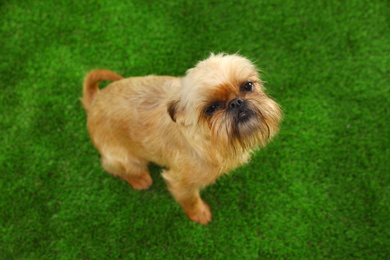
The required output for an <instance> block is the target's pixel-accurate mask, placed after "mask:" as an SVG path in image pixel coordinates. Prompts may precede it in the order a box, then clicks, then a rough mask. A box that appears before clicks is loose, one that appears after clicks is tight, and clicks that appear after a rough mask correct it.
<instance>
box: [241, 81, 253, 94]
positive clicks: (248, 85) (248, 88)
mask: <svg viewBox="0 0 390 260" xmlns="http://www.w3.org/2000/svg"><path fill="white" fill-rule="evenodd" d="M254 89H255V85H254V84H253V82H250V81H249V82H247V83H245V85H243V86H242V87H241V92H252V91H253V90H254Z"/></svg>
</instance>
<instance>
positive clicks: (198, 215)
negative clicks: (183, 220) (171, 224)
mask: <svg viewBox="0 0 390 260" xmlns="http://www.w3.org/2000/svg"><path fill="white" fill-rule="evenodd" d="M176 176H180V178H177V177H176ZM163 177H164V179H165V181H166V183H167V185H168V189H169V191H170V192H171V194H172V196H173V197H174V198H175V200H176V201H177V202H178V203H179V204H180V205H181V207H182V208H183V210H184V212H185V214H186V215H187V216H188V218H189V219H190V220H192V221H194V222H197V223H200V224H202V225H207V224H208V223H209V222H210V221H211V211H210V207H209V205H207V204H206V202H204V201H203V200H202V199H201V197H200V195H199V188H200V187H198V186H197V185H194V184H193V183H191V182H189V180H188V179H186V178H185V177H183V174H177V173H176V172H172V170H169V171H164V173H163Z"/></svg>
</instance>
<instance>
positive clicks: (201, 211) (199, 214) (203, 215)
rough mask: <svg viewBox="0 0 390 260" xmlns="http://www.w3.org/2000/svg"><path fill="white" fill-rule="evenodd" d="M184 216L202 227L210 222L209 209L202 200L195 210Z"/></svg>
mask: <svg viewBox="0 0 390 260" xmlns="http://www.w3.org/2000/svg"><path fill="white" fill-rule="evenodd" d="M186 215H187V216H188V218H189V219H190V220H192V221H194V222H196V223H199V224H202V225H207V224H208V223H209V222H210V221H211V211H210V207H209V205H207V204H206V203H205V202H204V201H203V200H202V201H201V203H200V204H199V206H197V207H196V208H195V209H192V210H191V211H187V212H186Z"/></svg>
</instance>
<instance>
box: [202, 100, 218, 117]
mask: <svg viewBox="0 0 390 260" xmlns="http://www.w3.org/2000/svg"><path fill="white" fill-rule="evenodd" d="M220 107H221V105H220V104H219V103H214V104H212V105H210V106H208V107H207V108H206V109H205V111H204V113H205V114H206V115H208V116H212V115H213V114H214V113H215V111H217V110H218V109H219V108H220Z"/></svg>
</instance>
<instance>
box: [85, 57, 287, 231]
mask: <svg viewBox="0 0 390 260" xmlns="http://www.w3.org/2000/svg"><path fill="white" fill-rule="evenodd" d="M100 80H112V81H114V82H113V83H111V84H110V85H109V86H107V87H106V88H104V89H102V90H99V89H98V86H97V84H98V82H99V81H100ZM82 101H83V106H84V108H85V110H86V112H87V115H88V122H87V125H88V130H89V133H90V136H91V139H92V142H93V144H94V145H95V147H96V148H97V149H98V150H99V152H100V154H101V162H102V166H103V168H104V169H105V170H106V171H108V172H109V173H111V174H113V175H114V176H118V177H121V178H123V179H124V180H126V181H127V182H129V183H130V185H131V186H132V187H133V188H134V189H147V188H149V187H150V185H151V184H152V178H151V177H150V175H149V172H148V170H147V165H148V162H155V163H157V164H159V165H162V166H165V167H167V170H164V171H163V177H164V179H165V181H166V183H167V185H168V188H169V190H170V192H171V194H172V195H173V197H174V198H175V200H176V201H177V202H178V203H179V204H180V205H181V206H182V208H183V209H184V212H185V213H186V215H187V216H188V217H189V218H190V219H191V220H192V221H195V222H198V223H201V224H207V223H209V222H210V221H211V212H210V208H209V206H208V205H207V204H206V203H205V202H204V201H203V200H202V199H201V198H200V196H199V189H200V188H203V187H205V186H207V185H209V184H212V183H214V182H215V180H216V179H217V178H218V177H219V176H221V175H222V174H224V173H227V172H228V171H230V170H232V169H234V168H236V167H238V166H240V165H242V164H244V163H246V162H247V161H248V160H249V157H250V153H251V152H252V151H253V150H254V149H256V148H259V147H262V146H264V145H266V143H267V142H269V141H270V140H271V139H272V137H273V136H275V135H276V133H277V132H278V126H279V123H280V120H281V110H280V108H279V106H278V105H277V103H275V102H274V101H273V100H272V99H270V98H269V97H268V96H267V95H266V94H265V93H264V89H263V85H262V81H261V80H260V78H259V75H258V72H257V69H256V67H255V66H254V65H253V64H252V63H251V62H250V61H249V60H247V59H246V58H244V57H241V56H239V55H223V54H218V55H213V54H212V55H211V56H210V57H209V58H208V59H206V60H204V61H201V62H199V63H198V64H197V65H196V66H195V67H194V68H192V69H190V70H188V71H187V73H186V75H185V76H184V77H182V78H179V77H170V76H146V77H132V78H127V79H123V78H122V77H121V76H119V75H117V74H115V73H114V72H111V71H107V70H95V71H92V72H90V73H89V74H88V75H87V76H86V78H85V82H84V94H83V100H82Z"/></svg>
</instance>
